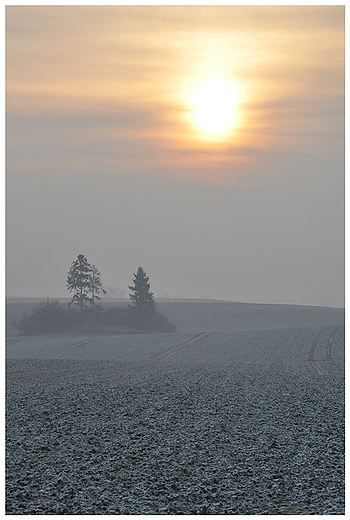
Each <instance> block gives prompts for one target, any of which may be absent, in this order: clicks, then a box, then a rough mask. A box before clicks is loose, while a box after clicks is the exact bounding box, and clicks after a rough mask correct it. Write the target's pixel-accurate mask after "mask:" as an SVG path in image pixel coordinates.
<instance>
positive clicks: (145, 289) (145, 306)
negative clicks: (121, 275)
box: [128, 267, 155, 311]
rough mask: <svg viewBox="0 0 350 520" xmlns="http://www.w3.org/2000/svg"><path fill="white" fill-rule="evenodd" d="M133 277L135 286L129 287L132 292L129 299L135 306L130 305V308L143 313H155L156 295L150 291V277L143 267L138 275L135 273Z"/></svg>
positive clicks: (139, 269) (138, 271)
mask: <svg viewBox="0 0 350 520" xmlns="http://www.w3.org/2000/svg"><path fill="white" fill-rule="evenodd" d="M133 275H134V279H133V282H134V285H129V286H128V287H129V289H130V291H131V294H129V297H130V299H131V301H132V302H133V306H131V305H129V307H131V308H136V309H138V310H143V311H146V310H147V311H153V310H154V305H155V302H154V295H153V293H152V292H151V290H150V288H151V286H150V283H149V277H148V276H147V274H146V273H145V271H144V270H143V269H142V267H139V268H138V270H137V273H136V274H135V273H133Z"/></svg>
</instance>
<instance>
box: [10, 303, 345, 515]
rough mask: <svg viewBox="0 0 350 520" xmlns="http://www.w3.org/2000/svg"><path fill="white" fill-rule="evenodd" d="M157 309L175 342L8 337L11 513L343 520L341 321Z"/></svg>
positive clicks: (166, 337) (240, 310) (316, 312)
mask: <svg viewBox="0 0 350 520" xmlns="http://www.w3.org/2000/svg"><path fill="white" fill-rule="evenodd" d="M12 305H15V304H13V303H12ZM160 306H161V308H162V312H164V313H167V314H168V316H169V317H171V318H172V319H174V318H175V317H176V318H177V324H178V326H179V329H180V330H179V331H178V332H176V333H172V334H168V333H158V334H154V333H149V334H133V335H100V334H95V335H91V334H90V335H89V334H83V333H80V334H79V335H72V334H70V335H65V336H62V335H57V334H56V335H43V336H9V337H8V339H7V488H6V489H7V491H6V504H7V506H6V507H7V512H8V513H10V514H244V515H245V514H344V366H345V365H344V363H345V359H344V356H345V351H344V311H343V310H342V309H325V308H305V307H294V306H263V305H262V306H254V305H244V304H237V303H227V302H226V303H224V302H211V303H208V302H182V303H179V302H177V303H176V302H175V303H171V302H167V303H163V304H161V305H160ZM174 321H175V320H174ZM186 325H188V328H186Z"/></svg>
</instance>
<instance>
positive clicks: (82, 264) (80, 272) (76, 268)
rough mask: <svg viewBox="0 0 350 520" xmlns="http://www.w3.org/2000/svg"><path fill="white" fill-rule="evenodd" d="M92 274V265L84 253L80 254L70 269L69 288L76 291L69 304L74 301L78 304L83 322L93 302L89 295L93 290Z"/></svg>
mask: <svg viewBox="0 0 350 520" xmlns="http://www.w3.org/2000/svg"><path fill="white" fill-rule="evenodd" d="M91 275H92V265H91V264H89V262H88V261H87V258H86V257H85V256H84V255H78V258H77V259H76V260H75V262H73V263H72V265H71V267H70V269H69V271H68V276H67V289H68V291H70V292H72V291H74V294H73V297H72V300H71V302H70V304H69V305H71V304H72V303H75V304H76V305H78V307H79V308H80V318H81V322H82V323H83V321H84V313H85V311H86V309H87V308H88V306H89V305H90V304H91V298H90V296H89V294H90V292H91Z"/></svg>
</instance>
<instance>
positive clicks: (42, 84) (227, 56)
mask: <svg viewBox="0 0 350 520" xmlns="http://www.w3.org/2000/svg"><path fill="white" fill-rule="evenodd" d="M6 13H7V19H6V25H7V294H8V296H43V297H45V295H46V294H47V295H48V296H49V297H63V296H65V297H69V293H68V292H67V290H66V276H67V271H68V270H69V267H70V265H71V263H72V262H73V260H75V259H76V257H77V255H78V254H81V253H82V254H84V255H86V256H87V258H88V260H89V261H90V262H91V263H93V264H95V265H97V266H98V267H99V268H100V270H101V273H102V281H103V283H104V284H105V285H107V286H118V287H120V288H122V289H124V290H127V286H128V285H129V284H131V281H132V274H133V272H136V269H137V267H138V266H142V267H143V268H144V269H145V270H146V272H147V274H148V275H149V277H150V281H151V288H152V290H153V291H154V293H155V295H156V296H158V295H161V294H165V293H166V294H168V295H169V296H171V297H175V296H181V297H195V298H202V297H210V298H218V299H227V300H236V301H246V302H271V303H280V302H284V303H300V304H311V305H331V306H343V305H344V7H341V6H340V7H335V6H331V7H326V6H321V7H306V6H294V7H287V6H280V7H270V6H265V7H260V6H259V7H234V6H228V7H227V6H225V7H202V6H200V7H177V6H161V7H158V6H155V7H150V6H146V7H135V6H124V7H123V6H116V7H109V6H105V7H89V6H88V7H87V6H85V7H80V6H76V7H72V6H66V7H60V6H58V7H57V6H49V7H41V6H39V7H27V6H9V7H7V10H6Z"/></svg>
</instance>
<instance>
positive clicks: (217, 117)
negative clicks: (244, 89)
mask: <svg viewBox="0 0 350 520" xmlns="http://www.w3.org/2000/svg"><path fill="white" fill-rule="evenodd" d="M191 94H192V95H191V108H192V110H191V120H192V121H193V123H194V125H195V127H196V129H197V131H199V132H200V134H201V135H202V137H204V138H208V139H222V138H223V137H226V136H227V135H229V134H230V133H231V132H232V131H233V129H234V127H235V126H236V123H237V111H236V103H237V92H236V89H235V88H234V87H233V86H232V85H231V84H230V83H228V82H225V81H222V80H206V81H203V82H202V83H200V84H199V85H198V86H196V87H195V88H193V90H192V93H191Z"/></svg>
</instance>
